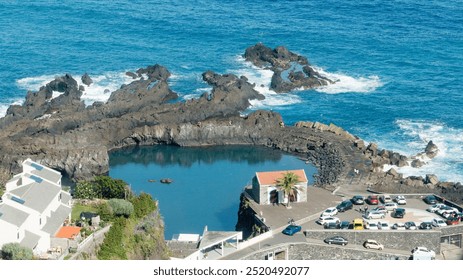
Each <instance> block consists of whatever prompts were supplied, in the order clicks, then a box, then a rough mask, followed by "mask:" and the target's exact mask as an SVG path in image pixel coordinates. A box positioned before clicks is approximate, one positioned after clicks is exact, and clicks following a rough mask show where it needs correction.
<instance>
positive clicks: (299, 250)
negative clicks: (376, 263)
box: [243, 243, 411, 260]
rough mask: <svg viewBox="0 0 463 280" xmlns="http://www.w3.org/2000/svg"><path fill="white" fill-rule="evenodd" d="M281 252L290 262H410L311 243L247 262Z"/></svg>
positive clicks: (289, 246) (260, 257)
mask: <svg viewBox="0 0 463 280" xmlns="http://www.w3.org/2000/svg"><path fill="white" fill-rule="evenodd" d="M279 252H284V254H287V257H288V259H289V260H408V259H409V258H410V256H411V253H410V255H408V254H406V255H404V254H392V253H386V252H383V251H378V250H366V249H365V250H363V249H362V250H358V249H353V248H347V247H342V246H339V248H336V250H333V247H332V246H327V245H317V244H309V243H286V244H283V245H281V246H277V247H272V248H269V249H267V250H262V251H259V252H256V253H254V254H251V255H248V256H246V257H245V258H243V259H245V260H265V259H266V257H267V255H268V254H269V253H273V254H274V255H275V254H276V253H279Z"/></svg>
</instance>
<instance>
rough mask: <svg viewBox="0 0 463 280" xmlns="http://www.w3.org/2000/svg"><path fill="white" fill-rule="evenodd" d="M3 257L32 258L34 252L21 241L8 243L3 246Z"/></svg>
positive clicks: (6, 258) (9, 258)
mask: <svg viewBox="0 0 463 280" xmlns="http://www.w3.org/2000/svg"><path fill="white" fill-rule="evenodd" d="M2 257H3V259H4V260H31V259H32V257H33V253H32V249H30V248H27V247H24V246H21V245H20V244H19V243H7V244H4V245H3V246H2Z"/></svg>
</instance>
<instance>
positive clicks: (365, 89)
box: [314, 67, 383, 94]
mask: <svg viewBox="0 0 463 280" xmlns="http://www.w3.org/2000/svg"><path fill="white" fill-rule="evenodd" d="M314 69H315V70H316V71H317V72H319V73H320V74H322V75H323V76H325V77H327V78H328V79H330V80H332V81H335V83H334V84H330V85H327V86H323V87H318V88H315V90H316V91H318V92H323V93H327V94H338V93H348V92H358V93H370V92H373V91H375V90H376V89H377V88H379V87H381V86H383V83H382V82H381V80H380V78H379V77H378V76H368V77H358V78H354V77H352V76H348V75H345V74H341V73H330V72H326V71H325V70H323V69H322V68H318V67H314Z"/></svg>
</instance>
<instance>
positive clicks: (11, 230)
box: [0, 159, 71, 254]
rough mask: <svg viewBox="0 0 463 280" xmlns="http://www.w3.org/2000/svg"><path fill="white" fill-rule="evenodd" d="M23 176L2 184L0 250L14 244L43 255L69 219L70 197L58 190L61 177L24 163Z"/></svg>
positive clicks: (49, 169)
mask: <svg viewBox="0 0 463 280" xmlns="http://www.w3.org/2000/svg"><path fill="white" fill-rule="evenodd" d="M22 167H23V172H22V173H20V174H17V175H15V176H14V177H13V178H12V179H11V180H9V181H8V182H7V183H6V191H5V193H4V194H3V196H2V200H1V202H0V229H1V230H0V248H1V247H2V246H3V244H5V243H11V242H17V243H20V244H21V245H23V246H25V247H28V248H31V249H33V251H34V253H35V254H41V253H44V252H46V251H47V250H48V249H49V248H50V247H51V238H52V237H54V236H55V234H56V233H57V232H58V230H59V229H60V227H61V226H62V225H63V223H64V221H65V220H66V219H70V214H71V207H70V201H71V195H70V194H69V193H68V192H65V191H63V190H62V189H61V174H60V173H59V172H57V171H55V170H53V169H51V168H48V167H46V166H43V165H41V164H38V163H36V162H33V161H32V160H31V159H27V160H25V161H24V162H23V163H22Z"/></svg>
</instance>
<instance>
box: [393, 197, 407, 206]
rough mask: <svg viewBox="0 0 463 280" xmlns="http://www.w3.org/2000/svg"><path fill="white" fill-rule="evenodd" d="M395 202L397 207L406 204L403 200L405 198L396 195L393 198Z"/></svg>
mask: <svg viewBox="0 0 463 280" xmlns="http://www.w3.org/2000/svg"><path fill="white" fill-rule="evenodd" d="M394 200H395V202H396V203H397V204H398V205H405V204H407V200H406V199H405V196H403V195H398V196H396V197H395V199H394Z"/></svg>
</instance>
